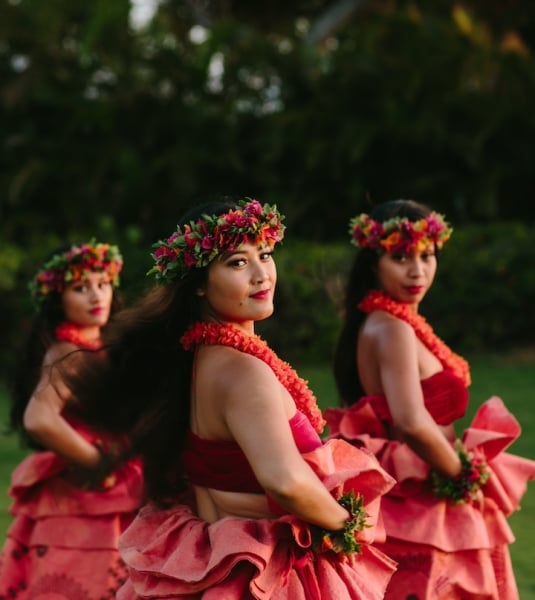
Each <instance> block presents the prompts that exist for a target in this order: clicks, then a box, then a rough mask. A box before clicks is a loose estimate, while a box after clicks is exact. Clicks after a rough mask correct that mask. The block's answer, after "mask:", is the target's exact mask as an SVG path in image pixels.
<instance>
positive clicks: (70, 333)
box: [54, 322, 102, 350]
mask: <svg viewBox="0 0 535 600" xmlns="http://www.w3.org/2000/svg"><path fill="white" fill-rule="evenodd" d="M54 333H55V334H56V339H58V340H59V341H60V342H70V343H71V344H74V345H75V346H78V348H83V349H84V350H99V349H100V348H101V347H102V341H101V340H94V339H93V340H89V339H87V337H86V336H85V335H84V333H83V329H81V328H80V327H78V326H77V325H74V323H67V322H64V323H61V325H59V326H58V327H56V331H55V332H54Z"/></svg>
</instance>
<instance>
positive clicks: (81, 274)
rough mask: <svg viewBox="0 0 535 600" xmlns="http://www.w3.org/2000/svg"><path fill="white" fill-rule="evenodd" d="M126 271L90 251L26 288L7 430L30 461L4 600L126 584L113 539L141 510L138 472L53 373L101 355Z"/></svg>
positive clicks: (5, 558) (22, 477) (50, 266)
mask: <svg viewBox="0 0 535 600" xmlns="http://www.w3.org/2000/svg"><path fill="white" fill-rule="evenodd" d="M122 264H123V263H122V257H121V255H120V254H119V251H118V249H117V248H116V247H115V246H110V245H109V244H97V243H95V242H93V241H91V242H89V243H87V244H81V245H73V246H69V247H67V248H64V249H61V250H58V251H57V252H55V253H53V255H52V256H51V257H49V258H48V259H47V260H46V261H45V263H44V264H43V266H42V267H41V269H39V271H38V273H37V274H36V276H35V278H34V279H33V281H32V282H31V284H30V290H31V292H32V297H33V299H34V301H35V304H36V307H37V309H38V312H37V315H36V318H35V322H34V328H33V331H32V333H31V335H30V338H29V339H28V342H27V351H26V353H25V355H24V360H23V361H22V363H21V369H20V376H19V378H18V380H17V382H16V386H15V390H14V394H13V398H12V401H13V402H12V407H11V425H12V428H13V429H14V430H17V431H18V432H19V433H20V434H21V436H22V437H23V438H24V440H25V441H26V443H27V445H28V446H29V447H30V448H32V449H33V450H34V452H33V453H32V454H31V455H29V456H28V457H27V458H26V459H24V460H23V461H22V462H21V463H20V464H19V466H18V467H17V468H16V469H15V471H14V472H13V475H12V478H11V487H10V496H11V498H12V505H11V509H10V512H11V514H12V515H13V516H14V519H13V523H12V525H11V527H10V529H9V531H8V536H7V541H6V544H5V546H4V549H3V551H2V556H1V561H0V597H5V598H17V599H20V600H23V599H24V598H35V597H40V596H41V594H42V595H46V594H47V593H51V592H52V591H53V592H54V595H55V596H57V597H58V598H74V597H76V598H80V599H82V598H89V597H99V598H107V597H110V598H111V597H112V595H111V594H113V593H114V590H115V589H117V587H118V585H119V583H120V582H121V581H122V577H123V571H124V565H123V564H122V562H121V559H120V557H119V554H118V550H117V539H118V534H119V533H120V531H122V530H123V529H124V527H125V526H126V525H127V524H128V522H129V521H130V520H131V519H132V518H133V516H134V512H135V511H136V509H137V508H138V506H139V503H140V500H141V496H140V494H141V488H142V481H141V468H140V463H139V461H138V460H136V459H131V460H127V461H126V462H124V463H123V462H122V461H121V460H120V458H121V457H120V455H121V449H122V448H123V447H127V440H126V438H123V437H117V436H114V435H110V434H109V433H106V432H104V431H96V430H94V429H92V428H90V427H89V426H88V425H87V423H85V422H84V420H83V418H82V415H81V414H80V412H79V410H78V406H77V403H76V400H75V398H73V396H72V395H71V393H70V391H69V390H68V388H67V387H66V386H65V383H64V381H63V379H62V378H61V377H60V376H59V372H58V369H56V368H55V366H56V364H57V363H58V361H61V360H62V359H65V360H69V365H70V368H78V366H79V365H80V364H81V361H82V360H83V357H84V352H82V350H85V351H87V352H97V353H98V354H99V355H101V353H100V352H99V350H100V349H101V347H102V339H101V335H102V331H103V329H104V328H105V326H106V325H107V323H108V320H109V318H110V314H111V313H112V312H113V310H114V308H115V306H116V302H114V291H113V288H114V287H115V286H116V285H117V284H118V277H119V272H120V271H121V268H122ZM65 532H68V536H67V537H66V536H65Z"/></svg>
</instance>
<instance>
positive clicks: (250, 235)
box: [147, 198, 285, 283]
mask: <svg viewBox="0 0 535 600" xmlns="http://www.w3.org/2000/svg"><path fill="white" fill-rule="evenodd" d="M283 219H284V217H283V216H282V215H281V214H280V213H279V211H278V210H277V207H276V206H270V205H269V204H264V205H262V204H260V202H259V201H258V200H252V199H250V198H245V199H243V200H240V201H239V202H238V207H237V208H236V209H232V210H229V211H228V212H226V213H223V214H221V215H206V214H204V215H202V216H201V217H200V218H199V219H197V221H195V222H193V221H191V222H190V223H188V224H186V225H183V226H182V227H180V226H178V227H177V230H176V231H175V232H174V233H173V234H172V235H171V236H170V237H169V238H167V239H166V240H160V241H159V242H156V243H155V244H154V245H153V248H155V251H154V252H153V254H152V257H153V259H154V261H155V265H154V266H153V267H152V268H151V269H150V270H149V272H148V273H147V275H154V276H155V277H156V279H157V280H159V281H165V282H168V283H169V282H172V281H175V280H176V279H181V278H182V277H184V276H185V275H186V274H187V273H188V271H189V269H191V268H193V267H195V268H199V267H206V266H207V265H208V264H209V263H211V262H212V260H214V258H216V257H217V256H219V255H221V254H222V253H224V252H233V251H234V250H236V249H237V248H238V247H239V246H241V244H244V243H245V242H253V243H256V244H259V243H265V244H267V245H268V246H269V247H270V248H272V247H273V246H274V245H275V244H276V243H277V242H280V241H282V239H283V237H284V229H285V228H284V225H283V224H282V220H283Z"/></svg>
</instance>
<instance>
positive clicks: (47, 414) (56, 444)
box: [23, 344, 101, 468]
mask: <svg viewBox="0 0 535 600" xmlns="http://www.w3.org/2000/svg"><path fill="white" fill-rule="evenodd" d="M68 348H69V349H70V350H72V349H74V348H75V347H73V346H71V345H70V344H55V345H54V346H52V347H51V348H50V350H49V351H48V353H47V355H46V356H45V360H44V365H45V366H44V367H43V369H42V372H41V378H40V380H39V383H38V384H37V386H36V388H35V390H34V392H33V394H32V397H31V398H30V400H29V402H28V406H27V407H26V410H25V412H24V418H23V424H24V428H25V429H26V431H27V432H28V434H29V435H30V436H31V437H32V438H33V439H34V440H36V441H37V442H38V443H39V444H40V445H41V446H43V447H44V448H46V449H48V450H52V451H53V452H56V453H57V454H59V455H60V456H63V457H64V458H65V459H67V460H68V461H71V462H74V463H77V464H79V465H81V466H83V467H88V468H92V467H95V466H96V465H97V464H98V463H99V461H100V458H101V455H100V453H99V451H98V450H97V448H96V447H95V446H93V445H92V444H90V443H89V442H88V441H87V440H86V439H84V438H83V437H82V436H81V435H79V434H78V433H77V432H76V431H75V430H74V429H73V428H72V427H71V426H70V425H69V423H68V422H67V421H66V420H65V419H64V418H63V417H62V415H61V413H62V411H63V408H64V406H65V404H66V402H67V401H68V400H69V398H70V391H69V389H68V388H67V387H66V385H65V384H64V383H63V381H62V379H61V376H60V374H59V371H58V369H57V368H54V366H53V364H54V362H55V361H56V360H59V359H61V358H62V357H63V356H65V355H66V354H67V352H68ZM70 350H69V351H70Z"/></svg>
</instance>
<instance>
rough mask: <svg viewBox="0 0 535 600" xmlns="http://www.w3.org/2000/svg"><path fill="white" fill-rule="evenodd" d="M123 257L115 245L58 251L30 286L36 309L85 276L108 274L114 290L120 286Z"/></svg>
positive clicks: (87, 244)
mask: <svg viewBox="0 0 535 600" xmlns="http://www.w3.org/2000/svg"><path fill="white" fill-rule="evenodd" d="M122 268H123V257H122V256H121V253H120V252H119V248H118V247H117V246H112V245H110V244H102V243H96V242H95V240H91V241H89V242H87V243H86V244H80V245H78V244H74V245H73V246H71V247H70V248H69V249H68V250H66V251H65V252H58V253H57V254H54V255H53V256H52V257H51V258H50V259H49V260H47V261H46V262H45V263H44V264H43V266H42V267H41V269H39V271H38V272H37V273H36V275H35V277H34V278H33V279H32V281H31V282H30V284H29V288H30V293H31V295H32V298H33V299H34V302H35V303H36V305H37V306H39V305H40V304H42V303H43V302H44V301H45V300H46V298H47V297H48V296H49V295H50V294H51V293H54V292H55V293H58V294H61V293H62V292H63V290H64V289H65V285H66V284H68V283H73V282H75V281H80V280H81V279H82V278H83V276H84V274H85V273H90V272H97V273H107V274H108V275H109V278H110V282H111V283H112V285H113V286H114V287H116V286H118V285H119V273H120V272H121V269H122Z"/></svg>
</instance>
